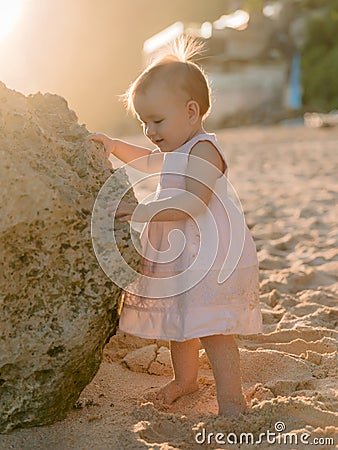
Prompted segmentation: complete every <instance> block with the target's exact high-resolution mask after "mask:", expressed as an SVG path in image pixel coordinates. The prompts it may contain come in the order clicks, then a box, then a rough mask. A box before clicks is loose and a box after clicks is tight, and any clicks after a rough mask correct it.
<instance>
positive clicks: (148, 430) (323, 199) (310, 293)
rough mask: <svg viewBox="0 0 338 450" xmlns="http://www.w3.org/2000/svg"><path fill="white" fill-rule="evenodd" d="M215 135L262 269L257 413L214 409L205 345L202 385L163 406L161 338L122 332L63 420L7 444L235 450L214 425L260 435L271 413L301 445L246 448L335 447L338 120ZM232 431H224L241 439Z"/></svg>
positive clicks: (166, 371)
mask: <svg viewBox="0 0 338 450" xmlns="http://www.w3.org/2000/svg"><path fill="white" fill-rule="evenodd" d="M217 136H218V139H219V141H220V142H221V144H222V145H223V148H224V150H225V152H226V155H227V156H228V163H229V168H230V169H229V178H230V181H231V182H232V183H233V185H234V186H235V188H236V190H237V192H238V194H239V196H240V198H241V201H242V205H243V209H244V211H245V214H246V219H247V223H248V225H249V227H250V228H251V230H252V233H253V236H254V239H255V242H256V246H257V250H258V252H259V260H260V266H261V272H260V282H261V284H260V286H261V306H262V311H263V318H264V334H263V335H260V336H252V337H250V338H238V343H239V345H240V349H241V359H242V370H243V382H244V388H245V392H246V395H247V397H248V399H249V400H251V402H252V408H251V410H250V411H249V412H248V413H247V414H245V415H243V416H241V417H240V418H239V419H237V420H230V419H226V418H220V417H217V416H216V415H215V412H216V399H215V388H214V384H213V379H212V374H211V371H210V368H209V366H208V361H207V359H206V357H205V355H203V354H201V368H200V375H199V384H200V390H199V392H195V393H193V394H191V395H189V396H187V397H185V398H182V399H180V400H178V401H177V402H176V403H175V404H174V405H173V406H172V407H170V408H168V409H166V410H164V409H160V408H158V407H157V405H156V404H154V403H153V402H152V401H151V398H152V396H151V393H152V392H153V391H154V390H155V389H156V388H157V387H159V386H161V385H162V384H164V383H165V382H167V381H168V380H169V379H170V366H169V361H168V350H167V349H166V347H165V346H166V343H165V342H157V343H156V342H147V341H144V340H140V339H138V338H132V337H130V336H124V335H122V334H118V335H117V336H116V337H113V338H112V339H111V342H110V343H109V344H108V345H107V346H106V349H105V354H104V359H103V362H102V365H101V368H100V370H99V372H98V373H97V375H96V377H95V378H94V380H93V381H92V382H91V384H90V385H88V386H87V387H86V389H85V390H84V391H83V393H82V395H81V397H80V400H79V402H78V403H77V405H76V406H77V408H74V409H73V410H72V411H71V412H70V413H69V414H68V416H67V418H66V419H65V420H64V421H62V422H58V423H56V424H54V425H52V426H46V427H35V428H31V429H25V430H15V431H14V432H12V433H11V434H9V435H3V436H0V448H1V449H6V450H7V449H20V450H22V449H27V450H28V449H34V450H39V449H41V450H42V449H43V450H45V449H53V450H68V449H69V450H70V449H77V450H80V449H81V450H82V449H83V450H87V449H95V450H96V449H102V450H103V449H105V450H106V449H113V450H124V449H125V450H132V449H135V450H141V449H162V450H168V449H185V450H194V449H196V450H197V449H202V448H208V449H216V448H219V449H221V448H232V449H233V448H239V445H230V444H227V445H226V444H222V443H221V441H222V440H225V439H226V436H218V440H219V441H220V443H218V444H217V443H216V442H215V433H224V435H226V433H235V435H237V436H238V438H239V436H240V433H244V432H246V433H252V436H253V437H254V439H258V437H259V434H260V433H263V432H267V431H270V433H272V432H276V431H275V424H276V422H283V423H284V424H285V432H289V433H291V432H292V433H295V436H297V438H298V439H299V442H298V444H297V445H296V444H285V443H283V441H281V442H282V444H281V445H277V444H269V443H268V442H267V440H266V438H263V442H262V443H261V444H259V443H257V444H255V445H246V444H245V445H242V446H241V447H240V448H241V449H246V448H260V449H267V448H283V449H302V448H311V447H309V445H306V444H305V443H304V442H303V443H301V442H300V438H301V436H302V437H303V440H306V439H308V442H309V444H310V443H313V444H315V442H316V441H315V439H319V442H322V443H321V444H319V445H316V446H315V445H312V447H315V448H318V449H326V448H327V449H332V448H334V447H335V446H334V445H332V443H330V442H328V441H326V443H324V441H325V439H328V438H334V433H335V432H337V430H338V414H337V406H338V400H337V384H336V381H337V360H336V353H335V351H336V338H337V331H336V328H337V318H338V314H337V297H338V284H337V273H338V270H337V267H338V262H337V260H338V251H337V246H336V243H337V229H335V225H336V220H335V219H336V217H337V215H336V214H335V212H336V211H335V209H334V208H335V206H336V200H337V160H338V153H337V146H338V129H320V130H313V129H305V128H246V129H236V130H225V131H222V132H219V133H217ZM138 141H139V142H140V143H143V142H144V141H143V140H142V138H140V139H139V140H138ZM150 184H151V183H150ZM150 184H149V186H150ZM144 192H145V191H144ZM144 192H143V193H144ZM135 349H138V350H136V351H135ZM124 357H125V360H124V361H122V359H123V358H124ZM128 366H129V368H128ZM157 374H160V375H157ZM276 426H277V428H278V426H280V427H283V425H282V424H279V425H276ZM335 427H336V428H335ZM203 429H204V430H206V433H214V435H213V436H212V437H211V439H210V444H208V443H207V438H205V443H204V444H199V443H197V442H196V440H195V436H196V433H198V432H200V433H202V434H199V435H197V437H199V441H203V432H204V431H203ZM304 433H308V434H309V435H310V436H309V437H308V438H306V436H305V434H304ZM235 435H234V434H229V435H228V437H229V438H231V439H232V440H233V441H234V440H235V439H236V437H235ZM277 435H278V433H277ZM281 436H282V435H281ZM295 436H294V437H293V439H296V438H295ZM250 439H251V438H250ZM271 439H273V437H271V435H270V442H271ZM335 441H336V444H337V443H338V437H337V434H336V436H335ZM277 442H278V441H277Z"/></svg>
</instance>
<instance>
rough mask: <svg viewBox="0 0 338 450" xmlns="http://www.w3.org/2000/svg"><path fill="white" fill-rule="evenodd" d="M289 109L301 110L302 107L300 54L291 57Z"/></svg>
mask: <svg viewBox="0 0 338 450" xmlns="http://www.w3.org/2000/svg"><path fill="white" fill-rule="evenodd" d="M289 107H290V108H291V109H301V107H302V85H301V79H300V53H298V52H297V53H295V54H294V55H293V57H292V63H291V73H290V80H289Z"/></svg>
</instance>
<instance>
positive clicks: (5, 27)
mask: <svg viewBox="0 0 338 450" xmlns="http://www.w3.org/2000/svg"><path fill="white" fill-rule="evenodd" d="M21 9H22V0H0V42H1V41H2V40H3V39H4V38H5V37H6V36H7V35H8V34H9V33H10V32H11V31H13V29H14V28H15V25H16V23H17V21H18V18H19V16H20V13H21Z"/></svg>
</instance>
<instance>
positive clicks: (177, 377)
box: [157, 339, 200, 405]
mask: <svg viewBox="0 0 338 450" xmlns="http://www.w3.org/2000/svg"><path fill="white" fill-rule="evenodd" d="M199 348H200V343H199V340H198V339H190V340H188V341H184V342H176V341H171V342H170V354H171V361H172V365H173V369H174V379H173V380H172V381H170V383H168V384H166V385H165V386H164V387H163V388H161V389H160V390H159V392H158V394H157V399H158V400H159V401H160V402H162V403H164V404H167V405H170V404H171V403H172V402H173V401H175V400H176V399H177V398H179V397H181V396H182V395H185V394H189V393H190V392H194V391H196V390H197V389H198V384H197V375H198V350H199Z"/></svg>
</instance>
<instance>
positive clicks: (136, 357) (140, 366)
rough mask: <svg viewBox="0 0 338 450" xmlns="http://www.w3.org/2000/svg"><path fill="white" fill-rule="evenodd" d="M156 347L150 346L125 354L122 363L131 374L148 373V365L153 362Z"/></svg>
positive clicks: (154, 345)
mask: <svg viewBox="0 0 338 450" xmlns="http://www.w3.org/2000/svg"><path fill="white" fill-rule="evenodd" d="M156 351H157V345H156V344H150V345H147V346H146V347H142V348H138V349H137V350H133V351H131V352H129V353H127V354H126V356H125V357H124V358H123V360H122V362H123V363H124V364H126V366H127V367H128V369H130V370H132V371H133V372H148V369H149V367H150V364H151V363H152V362H154V361H155V358H156Z"/></svg>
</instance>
